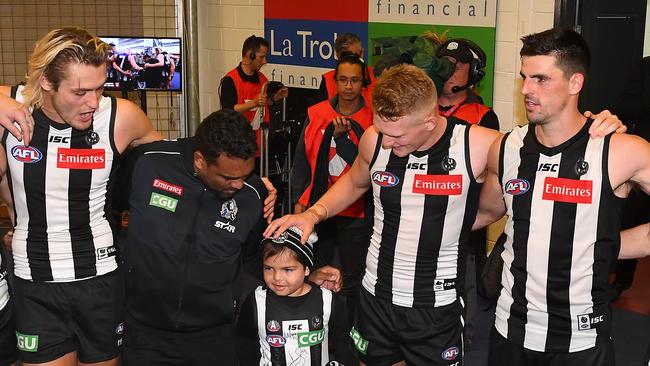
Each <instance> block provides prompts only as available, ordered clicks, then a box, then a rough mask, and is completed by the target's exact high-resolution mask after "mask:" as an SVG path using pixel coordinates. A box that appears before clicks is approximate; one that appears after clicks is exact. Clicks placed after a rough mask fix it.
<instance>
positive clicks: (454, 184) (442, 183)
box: [413, 174, 463, 196]
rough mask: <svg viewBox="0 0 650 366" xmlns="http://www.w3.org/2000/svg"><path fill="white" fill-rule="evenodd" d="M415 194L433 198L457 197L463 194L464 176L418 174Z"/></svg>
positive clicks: (414, 182) (414, 186) (414, 188)
mask: <svg viewBox="0 0 650 366" xmlns="http://www.w3.org/2000/svg"><path fill="white" fill-rule="evenodd" d="M413 193H422V194H429V195H433V196H457V195H460V194H462V193H463V176H462V175H460V174H455V175H432V174H416V175H415V179H414V180H413Z"/></svg>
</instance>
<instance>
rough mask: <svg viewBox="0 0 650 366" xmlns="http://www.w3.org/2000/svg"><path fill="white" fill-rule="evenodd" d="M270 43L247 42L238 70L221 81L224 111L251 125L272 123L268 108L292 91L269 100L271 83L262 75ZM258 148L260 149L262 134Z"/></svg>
mask: <svg viewBox="0 0 650 366" xmlns="http://www.w3.org/2000/svg"><path fill="white" fill-rule="evenodd" d="M268 48H269V43H268V42H267V41H266V40H265V39H264V38H262V37H257V36H255V35H252V36H250V37H248V38H246V40H245V41H244V45H243V47H242V51H241V56H242V59H241V62H240V63H239V66H237V67H236V68H234V69H232V70H231V71H230V72H228V73H227V74H226V76H224V77H223V79H221V85H220V86H219V98H220V100H221V108H223V109H234V110H235V111H237V112H240V113H242V114H244V116H245V117H246V119H248V120H249V121H250V122H251V123H252V122H253V121H259V120H263V121H264V122H266V123H268V122H269V109H268V106H269V105H272V104H274V103H276V102H278V101H280V100H281V99H282V98H286V97H287V95H289V89H287V88H286V87H283V88H281V89H280V90H278V91H277V92H275V93H274V94H273V95H272V96H270V97H269V96H267V93H266V86H267V83H268V79H267V78H266V76H265V75H264V74H263V73H262V72H261V71H260V69H261V68H262V66H264V65H265V64H266V52H267V51H268ZM257 133H258V140H257V143H258V147H259V130H258V131H257Z"/></svg>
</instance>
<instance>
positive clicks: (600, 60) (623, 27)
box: [555, 0, 647, 111]
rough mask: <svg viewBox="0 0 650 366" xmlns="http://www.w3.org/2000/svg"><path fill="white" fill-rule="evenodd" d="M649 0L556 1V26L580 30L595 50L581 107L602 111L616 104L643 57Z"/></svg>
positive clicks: (582, 108)
mask: <svg viewBox="0 0 650 366" xmlns="http://www.w3.org/2000/svg"><path fill="white" fill-rule="evenodd" d="M646 3H647V0H618V1H612V0H556V2H555V26H556V27H570V28H573V29H575V30H576V31H578V32H579V33H580V34H582V36H583V37H584V38H585V40H586V41H587V44H589V48H590V49H591V70H590V74H589V76H588V77H587V84H586V86H585V89H584V90H583V92H582V93H581V96H580V109H581V110H583V111H584V110H591V111H601V110H603V109H606V108H609V109H611V108H612V106H613V105H614V104H615V103H616V100H617V98H618V97H619V96H620V95H621V92H622V91H623V87H624V86H625V82H626V81H627V79H628V78H629V76H630V73H631V72H632V69H633V68H634V65H635V64H636V62H637V61H639V60H640V59H641V58H642V57H643V39H644V33H645V18H646Z"/></svg>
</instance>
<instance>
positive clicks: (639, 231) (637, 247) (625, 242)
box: [618, 223, 650, 259]
mask: <svg viewBox="0 0 650 366" xmlns="http://www.w3.org/2000/svg"><path fill="white" fill-rule="evenodd" d="M647 256H650V223H645V224H643V225H639V226H637V227H633V228H631V229H627V230H624V231H621V250H620V251H619V253H618V259H631V258H643V257H647Z"/></svg>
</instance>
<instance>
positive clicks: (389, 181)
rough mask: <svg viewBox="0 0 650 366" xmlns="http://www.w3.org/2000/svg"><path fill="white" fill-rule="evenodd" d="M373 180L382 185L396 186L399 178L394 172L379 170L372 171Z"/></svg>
mask: <svg viewBox="0 0 650 366" xmlns="http://www.w3.org/2000/svg"><path fill="white" fill-rule="evenodd" d="M372 181H373V182H375V184H377V185H378V186H380V187H395V186H396V185H397V183H399V178H397V176H395V174H393V173H389V172H379V171H377V172H374V173H372Z"/></svg>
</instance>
